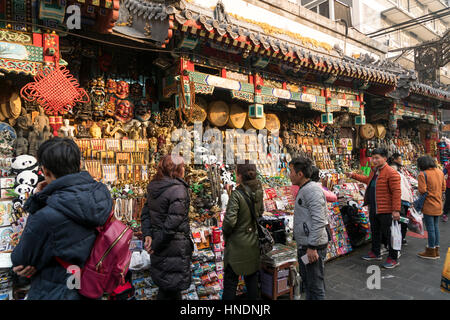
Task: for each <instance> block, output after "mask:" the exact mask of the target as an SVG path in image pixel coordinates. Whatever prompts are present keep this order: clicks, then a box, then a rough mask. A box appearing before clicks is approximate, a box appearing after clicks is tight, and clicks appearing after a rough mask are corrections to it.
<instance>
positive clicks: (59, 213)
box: [11, 138, 113, 300]
mask: <svg viewBox="0 0 450 320" xmlns="http://www.w3.org/2000/svg"><path fill="white" fill-rule="evenodd" d="M37 161H38V163H39V166H40V167H41V171H42V172H43V174H44V177H45V180H44V181H41V182H40V183H39V184H38V185H37V187H36V189H35V191H34V194H33V195H31V196H30V197H29V198H28V200H27V202H26V203H25V205H24V209H25V211H26V212H28V213H29V216H28V220H27V223H26V226H25V229H24V230H23V233H22V236H21V238H20V241H19V243H18V245H17V246H16V248H15V249H14V251H13V252H12V254H11V261H12V264H13V271H14V272H16V273H17V274H18V275H19V276H25V277H31V288H30V291H29V292H28V296H27V299H28V300H81V299H84V298H83V296H81V295H80V294H79V292H78V290H72V289H71V288H70V287H68V286H67V280H68V278H69V276H70V273H67V271H68V270H66V268H65V267H64V266H63V264H61V263H60V262H59V261H57V260H56V257H58V258H60V259H61V260H64V261H66V263H67V264H68V265H74V266H78V267H80V268H83V267H84V265H85V262H86V260H87V259H88V257H89V255H90V252H91V249H92V247H93V245H94V243H95V239H96V236H97V233H96V230H95V229H96V228H97V227H101V226H103V225H104V224H105V222H106V221H107V220H108V217H109V216H110V213H111V209H112V206H113V200H112V198H111V193H110V192H109V191H108V188H107V187H106V186H105V185H104V184H102V183H100V182H97V181H95V180H94V179H93V178H92V177H91V175H90V174H89V172H87V171H81V170H80V166H81V154H80V149H79V148H78V146H77V144H76V143H75V142H74V141H73V140H71V139H67V138H65V139H62V138H53V139H50V140H47V141H46V142H44V143H43V144H42V145H41V146H40V147H39V150H38V152H37Z"/></svg>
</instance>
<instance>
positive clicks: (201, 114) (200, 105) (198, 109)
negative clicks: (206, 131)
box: [190, 97, 208, 123]
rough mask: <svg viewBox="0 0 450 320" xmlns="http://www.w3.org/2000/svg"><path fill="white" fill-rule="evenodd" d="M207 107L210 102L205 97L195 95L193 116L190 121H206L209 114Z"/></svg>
mask: <svg viewBox="0 0 450 320" xmlns="http://www.w3.org/2000/svg"><path fill="white" fill-rule="evenodd" d="M207 108H208V104H207V102H206V100H205V99H203V98H201V97H195V104H194V105H193V106H192V117H191V119H190V122H191V123H194V122H204V121H205V120H206V118H207V116H208V113H207V112H206V110H207Z"/></svg>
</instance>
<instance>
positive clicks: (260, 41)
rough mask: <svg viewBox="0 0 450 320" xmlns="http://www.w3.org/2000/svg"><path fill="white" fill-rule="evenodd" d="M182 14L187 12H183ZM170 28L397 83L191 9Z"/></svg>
mask: <svg viewBox="0 0 450 320" xmlns="http://www.w3.org/2000/svg"><path fill="white" fill-rule="evenodd" d="M183 13H184V14H186V11H183ZM187 17H191V19H187ZM173 29H174V30H178V31H180V32H182V33H184V34H185V35H186V36H190V37H203V38H206V39H211V40H213V41H215V42H218V43H221V44H223V45H226V46H233V47H236V48H240V49H242V50H243V51H248V52H254V53H256V54H257V55H259V56H261V57H262V58H272V59H278V60H279V61H284V62H285V63H287V64H293V65H294V66H297V68H298V67H303V68H306V69H310V70H316V71H318V72H323V73H328V74H331V75H336V76H344V77H349V78H353V79H361V80H363V81H368V82H371V83H378V84H384V85H388V86H396V84H397V80H398V79H397V76H396V75H394V74H391V73H387V72H386V71H384V70H380V69H377V68H375V67H373V68H370V67H366V66H363V65H358V64H354V63H348V62H345V61H342V60H340V59H337V58H335V57H332V56H329V55H326V54H320V53H316V52H313V51H311V50H308V49H306V48H303V47H301V46H299V45H296V44H295V43H292V42H287V41H284V40H280V39H277V38H274V37H271V36H268V35H264V34H261V33H256V32H254V31H252V30H249V29H243V28H242V27H240V26H237V25H231V24H227V25H223V24H220V23H219V22H218V21H216V20H213V19H211V18H209V17H207V16H203V15H194V14H192V13H191V12H189V13H188V14H187V16H183V15H180V14H176V15H175V19H174V24H173Z"/></svg>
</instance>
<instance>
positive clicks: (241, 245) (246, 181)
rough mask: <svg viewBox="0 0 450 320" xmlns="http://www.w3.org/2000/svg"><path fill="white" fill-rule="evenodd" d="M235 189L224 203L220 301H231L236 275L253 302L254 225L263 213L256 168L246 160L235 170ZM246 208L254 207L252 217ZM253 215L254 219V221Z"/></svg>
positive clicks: (255, 279) (256, 263) (255, 275)
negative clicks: (222, 276)
mask: <svg viewBox="0 0 450 320" xmlns="http://www.w3.org/2000/svg"><path fill="white" fill-rule="evenodd" d="M236 178H237V183H238V186H237V188H236V190H234V191H233V192H232V193H231V195H230V199H229V201H228V205H227V211H226V214H225V217H224V221H223V236H224V240H225V254H224V266H225V274H224V288H223V297H222V298H223V300H234V299H235V298H236V289H237V285H238V280H239V275H242V276H244V280H245V285H246V287H247V299H248V300H256V299H258V298H259V292H258V273H257V272H258V270H259V269H260V250H259V239H258V229H257V225H256V224H257V223H258V222H257V221H256V219H255V218H257V217H260V216H261V215H262V213H263V212H264V203H263V189H262V185H261V182H260V181H259V180H258V179H257V178H256V165H255V164H250V163H249V161H248V160H246V163H245V164H238V165H237V167H236ZM249 204H250V205H253V206H254V210H253V212H254V214H253V213H252V209H251V208H249ZM254 215H255V216H256V217H254Z"/></svg>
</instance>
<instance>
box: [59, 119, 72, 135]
mask: <svg viewBox="0 0 450 320" xmlns="http://www.w3.org/2000/svg"><path fill="white" fill-rule="evenodd" d="M63 122H64V125H63V126H62V127H61V128H60V130H61V131H62V132H63V134H64V137H69V138H73V137H74V136H75V135H74V132H75V127H73V126H71V125H70V124H69V123H70V121H69V119H64V120H63Z"/></svg>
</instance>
